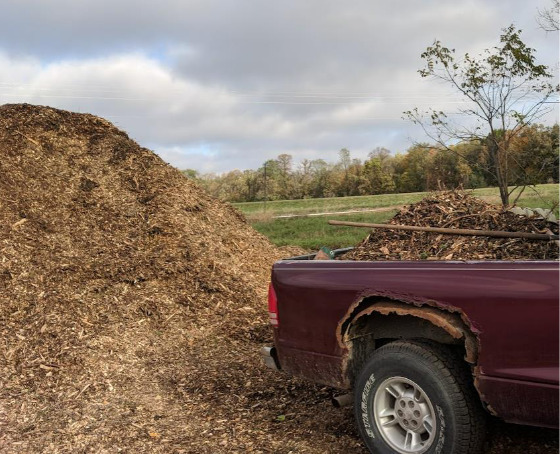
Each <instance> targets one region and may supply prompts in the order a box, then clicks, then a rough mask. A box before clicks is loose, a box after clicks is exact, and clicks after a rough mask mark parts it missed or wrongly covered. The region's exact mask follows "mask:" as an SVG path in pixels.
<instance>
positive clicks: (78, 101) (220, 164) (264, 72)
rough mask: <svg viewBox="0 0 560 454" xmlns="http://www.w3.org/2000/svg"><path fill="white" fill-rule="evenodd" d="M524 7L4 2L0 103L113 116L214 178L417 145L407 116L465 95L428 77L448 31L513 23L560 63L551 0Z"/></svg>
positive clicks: (429, 0)
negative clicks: (545, 20)
mask: <svg viewBox="0 0 560 454" xmlns="http://www.w3.org/2000/svg"><path fill="white" fill-rule="evenodd" d="M512 1H513V3H512ZM512 1H506V0H496V1H493V2H485V1H483V0H467V1H464V2H456V1H454V0H426V1H424V2H420V3H419V2H416V1H409V0H396V1H394V2H371V1H369V0H357V1H355V2H352V3H348V2H346V3H341V2H338V1H334V0H309V1H306V2H301V1H296V0H287V1H286V2H276V3H270V2H255V1H252V0H207V1H202V0H190V1H184V0H161V1H160V2H157V3H154V2H143V1H137V0H135V1H132V0H122V1H119V2H116V3H115V2H109V1H108V0H95V1H94V0H84V1H81V2H73V3H72V4H71V5H70V4H69V2H67V1H66V0H52V1H51V2H48V3H47V2H42V1H36V2H31V3H34V6H33V7H32V6H31V5H30V2H21V1H16V0H6V2H5V3H4V4H3V14H2V16H0V43H2V44H0V102H1V103H3V102H32V103H37V104H48V105H52V106H55V107H59V108H64V109H69V110H76V111H82V112H90V113H94V114H97V115H100V116H103V117H106V118H108V119H109V120H111V121H113V122H114V123H116V124H117V126H119V127H121V128H122V129H125V130H126V131H127V132H128V133H129V134H130V135H131V136H132V137H133V138H135V139H136V140H138V141H139V142H140V143H141V144H143V145H146V146H149V147H151V148H153V149H154V150H155V151H157V152H159V153H160V154H161V155H162V156H163V157H164V159H166V160H168V161H169V162H171V163H172V164H174V165H177V166H179V167H182V168H183V167H191V168H198V169H200V170H204V171H224V170H229V169H233V168H242V169H243V168H251V167H257V166H258V165H260V164H262V162H263V161H264V160H265V159H268V158H273V157H275V156H277V155H278V154H280V153H285V152H287V153H292V154H293V155H294V156H295V159H296V161H297V160H300V159H303V158H309V159H312V158H318V157H323V158H325V159H329V160H335V159H336V157H337V152H338V150H339V149H340V148H342V147H347V148H349V149H350V150H351V151H352V152H353V154H354V156H356V157H365V156H366V155H367V152H368V151H369V150H371V149H373V148H374V147H376V146H385V147H388V148H390V149H392V150H393V151H403V150H404V149H406V148H407V146H409V145H410V143H411V140H424V139H425V137H424V135H423V133H422V131H421V130H420V129H419V128H416V127H414V126H413V125H411V124H409V123H407V122H405V121H403V120H401V117H402V112H403V111H404V110H408V109H410V108H413V107H419V108H423V107H435V108H441V109H444V110H450V109H451V110H454V109H456V108H457V107H458V106H459V104H457V102H458V101H459V102H460V101H461V99H460V98H458V97H457V96H456V95H455V94H453V93H452V92H451V91H450V89H449V87H445V86H441V85H438V84H437V83H435V82H434V81H429V80H424V79H421V78H420V77H419V75H418V74H417V72H416V71H417V69H418V68H420V67H421V66H422V61H421V59H420V53H421V52H422V51H423V50H424V49H425V48H426V46H428V45H429V44H431V43H432V41H433V40H434V39H435V38H438V39H440V40H441V41H442V42H444V43H445V44H446V45H448V46H450V47H455V48H457V51H458V53H460V54H461V53H463V52H466V51H469V52H471V53H478V52H480V51H481V50H482V49H484V48H487V47H490V46H492V45H494V43H496V41H497V39H498V36H499V33H500V28H502V27H505V26H507V25H509V23H511V22H515V23H516V25H518V26H519V27H521V28H523V29H524V35H523V38H524V39H525V40H526V41H527V43H528V44H529V45H530V46H531V47H534V48H536V49H538V58H539V60H540V61H543V62H544V63H546V64H548V65H555V64H556V63H557V60H558V42H557V36H552V35H546V34H545V33H544V32H542V31H541V30H539V29H538V28H537V25H536V22H535V20H534V16H535V14H536V8H537V7H540V8H543V7H546V6H547V3H546V1H547V0H539V4H538V5H535V4H531V2H526V1H522V0H512ZM555 115H556V116H557V111H556V113H555ZM553 118H555V117H550V118H549V120H548V121H552V119H553Z"/></svg>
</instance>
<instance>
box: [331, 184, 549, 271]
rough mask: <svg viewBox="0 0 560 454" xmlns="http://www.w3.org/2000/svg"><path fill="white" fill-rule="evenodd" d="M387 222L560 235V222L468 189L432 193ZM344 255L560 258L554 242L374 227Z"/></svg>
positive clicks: (367, 257)
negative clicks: (489, 200) (514, 208)
mask: <svg viewBox="0 0 560 454" xmlns="http://www.w3.org/2000/svg"><path fill="white" fill-rule="evenodd" d="M388 224H392V225H412V226H422V227H439V228H449V229H471V230H490V231H507V232H526V233H553V234H556V235H557V234H558V223H556V222H549V221H547V220H545V219H543V218H541V217H538V216H531V217H528V216H522V215H518V214H514V213H512V212H510V211H506V210H504V209H503V208H502V207H498V206H495V205H491V204H489V203H486V202H484V201H483V200H481V199H478V198H476V197H473V196H472V195H470V194H468V193H467V192H464V191H460V190H454V191H445V192H440V193H434V194H431V195H430V196H428V197H426V198H425V199H423V200H421V201H420V202H418V203H415V204H412V205H409V206H408V207H405V208H404V209H402V210H401V211H400V212H399V213H397V214H396V215H395V216H394V217H393V218H392V219H391V220H390V221H389V223H388ZM342 259H344V260H557V259H558V243H557V242H556V241H540V240H528V239H521V238H491V237H484V236H459V235H447V234H445V235H444V234H439V233H432V232H410V231H398V230H385V229H375V230H373V231H372V232H371V233H370V234H369V235H368V236H367V237H366V238H365V239H364V240H363V241H362V242H361V243H360V244H359V245H358V246H357V247H356V248H354V249H353V250H352V251H350V252H348V253H347V254H345V255H344V256H343V257H342Z"/></svg>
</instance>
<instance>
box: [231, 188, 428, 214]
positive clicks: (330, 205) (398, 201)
mask: <svg viewBox="0 0 560 454" xmlns="http://www.w3.org/2000/svg"><path fill="white" fill-rule="evenodd" d="M425 196H426V193H425V192H411V193H407V194H379V195H364V196H354V197H330V198H325V199H300V200H274V201H270V202H266V207H265V203H264V202H243V203H234V204H233V205H234V206H235V207H236V208H238V209H239V210H241V211H242V212H243V213H244V214H245V215H246V216H248V217H251V216H252V215H262V214H263V213H267V214H270V215H273V216H278V215H282V214H308V213H322V212H324V211H346V210H357V209H360V208H381V207H390V206H395V205H406V204H408V203H414V202H418V201H419V200H421V199H423V198H424V197H425Z"/></svg>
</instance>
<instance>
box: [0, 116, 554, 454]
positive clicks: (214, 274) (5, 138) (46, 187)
mask: <svg viewBox="0 0 560 454" xmlns="http://www.w3.org/2000/svg"><path fill="white" fill-rule="evenodd" d="M292 253H295V251H282V250H279V249H277V248H274V247H273V246H272V245H271V244H270V243H269V242H268V241H267V240H266V239H265V238H264V237H262V236H261V235H260V234H258V233H257V232H255V231H254V230H253V229H252V228H251V227H249V226H248V225H247V223H246V222H245V220H244V218H243V216H241V215H240V214H239V213H238V212H237V211H236V210H235V209H233V208H232V207H231V206H229V205H227V204H224V203H221V202H219V201H217V200H215V199H213V198H211V197H210V196H208V195H207V194H205V193H204V192H203V191H202V190H200V189H199V188H198V187H197V186H195V185H194V184H193V183H192V182H190V181H188V180H187V179H186V178H184V177H183V176H182V175H181V174H180V172H178V171H177V170H176V169H174V168H172V167H170V166H169V165H167V164H165V163H164V162H163V161H162V160H161V159H160V158H158V157H157V156H156V155H155V154H154V153H152V152H151V151H149V150H147V149H145V148H142V147H140V146H139V145H138V144H136V143H135V142H134V141H132V140H131V139H129V138H128V137H127V135H126V134H125V133H124V132H122V131H120V130H118V129H117V128H115V127H114V126H113V125H111V124H110V123H108V122H107V121H105V120H103V119H100V118H97V117H94V116H91V115H85V114H75V113H70V112H65V111H60V110H56V109H52V108H46V107H37V106H30V105H5V106H1V107H0V452H7V453H8V452H9V453H115V452H138V453H144V452H146V453H147V452H150V453H152V452H155V453H157V452H160V453H193V454H195V453H196V454H199V453H200V454H204V453H249V452H261V453H280V454H282V453H286V454H287V453H347V452H355V453H364V449H363V447H362V445H361V443H360V441H359V439H358V437H357V434H356V431H355V429H354V423H353V420H352V416H351V410H350V409H345V410H337V409H334V408H332V407H331V404H330V402H329V396H330V394H331V393H332V390H330V389H327V388H322V387H318V386H313V385H310V384H307V383H303V382H300V381H298V380H295V379H292V378H289V377H287V376H285V375H282V374H277V373H274V372H272V371H268V370H267V369H266V368H264V366H263V365H262V363H261V360H260V358H259V356H258V348H259V346H260V345H262V344H263V343H267V342H270V330H269V327H268V325H267V317H266V286H267V283H268V279H269V273H270V266H271V264H272V262H273V261H274V260H276V259H279V258H281V257H282V256H286V255H290V254H292ZM543 433H545V432H542V431H537V432H533V431H530V432H526V433H525V435H523V436H522V438H520V436H519V435H517V434H518V431H517V429H515V430H509V429H507V428H506V429H505V430H501V429H500V430H498V431H496V435H495V436H494V437H493V438H492V440H493V441H492V443H493V444H492V445H491V448H490V449H491V450H492V452H496V453H506V452H507V453H522V452H523V453H534V454H537V453H545V452H546V453H548V452H555V451H556V449H557V447H558V444H557V441H556V440H555V438H554V437H555V435H554V434H553V435H550V432H546V433H545V440H544V441H543V438H542V437H543Z"/></svg>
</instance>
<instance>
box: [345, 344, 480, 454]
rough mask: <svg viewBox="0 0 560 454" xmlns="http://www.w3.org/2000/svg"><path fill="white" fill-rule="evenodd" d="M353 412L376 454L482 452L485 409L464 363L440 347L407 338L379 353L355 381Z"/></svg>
mask: <svg viewBox="0 0 560 454" xmlns="http://www.w3.org/2000/svg"><path fill="white" fill-rule="evenodd" d="M411 395H412V396H413V397H411ZM374 403H375V405H376V407H375V408H374ZM415 405H416V406H415ZM354 411H355V416H356V421H357V424H358V428H359V431H360V435H361V436H362V439H363V441H364V443H365V444H366V446H367V448H368V449H369V450H370V452H372V453H375V454H395V453H399V454H400V453H408V452H410V453H415V454H420V453H422V454H475V453H478V452H480V450H481V449H482V444H483V441H484V434H485V429H484V426H485V422H486V416H485V413H484V410H483V409H482V407H481V404H480V400H479V397H478V395H477V394H476V392H475V390H474V387H473V385H472V378H471V377H470V373H469V370H468V368H467V367H466V364H465V363H464V361H462V360H461V359H460V358H458V357H457V356H456V355H455V354H454V353H453V352H452V351H451V349H449V348H447V347H445V346H443V345H439V344H435V343H427V342H423V341H415V340H410V341H395V342H391V343H389V344H386V345H384V346H383V347H381V348H379V349H377V350H376V351H375V352H374V354H373V355H372V357H371V358H370V359H369V360H368V361H367V363H366V364H365V365H364V367H363V368H362V371H361V372H360V375H359V376H358V379H357V380H356V383H355V387H354ZM389 413H391V414H389ZM376 414H377V417H376ZM413 425H414V427H413Z"/></svg>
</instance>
